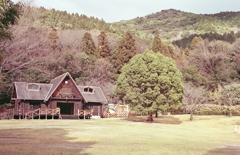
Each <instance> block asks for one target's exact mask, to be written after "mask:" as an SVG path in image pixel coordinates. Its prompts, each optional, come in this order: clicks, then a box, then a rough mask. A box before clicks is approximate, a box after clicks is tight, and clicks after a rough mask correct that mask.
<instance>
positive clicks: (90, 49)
mask: <svg viewBox="0 0 240 155" xmlns="http://www.w3.org/2000/svg"><path fill="white" fill-rule="evenodd" d="M82 47H83V51H84V52H85V53H86V54H87V55H94V56H96V57H98V53H97V47H96V45H95V43H94V41H93V39H92V36H91V34H90V33H88V32H86V33H85V34H84V36H83V38H82Z"/></svg>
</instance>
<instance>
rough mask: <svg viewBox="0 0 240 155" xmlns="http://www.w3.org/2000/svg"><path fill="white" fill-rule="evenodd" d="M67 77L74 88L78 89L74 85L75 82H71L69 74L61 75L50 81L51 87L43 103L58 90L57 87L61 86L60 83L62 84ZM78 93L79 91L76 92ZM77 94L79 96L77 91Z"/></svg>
mask: <svg viewBox="0 0 240 155" xmlns="http://www.w3.org/2000/svg"><path fill="white" fill-rule="evenodd" d="M67 76H69V78H70V79H71V81H72V82H73V84H74V86H75V87H76V88H78V87H77V85H76V83H75V81H74V80H73V78H72V76H71V75H70V74H69V72H66V73H64V74H62V75H60V76H58V77H56V78H54V79H52V80H51V81H50V84H52V85H53V86H52V88H51V90H50V91H49V94H48V95H47V96H46V98H45V101H47V100H49V98H50V97H51V96H52V94H53V93H54V92H55V91H56V89H57V88H58V86H59V85H60V84H61V82H62V81H63V80H64V79H65V78H66V77H67ZM77 90H78V89H77ZM78 91H79V90H78ZM79 93H80V94H81V92H80V91H79Z"/></svg>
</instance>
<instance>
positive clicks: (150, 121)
mask: <svg viewBox="0 0 240 155" xmlns="http://www.w3.org/2000/svg"><path fill="white" fill-rule="evenodd" d="M147 122H148V123H153V122H154V121H153V117H152V112H151V111H149V112H148V119H147Z"/></svg>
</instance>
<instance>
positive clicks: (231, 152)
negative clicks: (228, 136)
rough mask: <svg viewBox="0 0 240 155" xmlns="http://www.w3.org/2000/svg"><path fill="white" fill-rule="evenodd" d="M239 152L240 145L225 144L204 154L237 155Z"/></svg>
mask: <svg viewBox="0 0 240 155" xmlns="http://www.w3.org/2000/svg"><path fill="white" fill-rule="evenodd" d="M239 154H240V146H237V145H235V146H230V145H229V146H226V147H223V148H216V149H214V150H211V151H209V152H208V153H206V154H204V155H239Z"/></svg>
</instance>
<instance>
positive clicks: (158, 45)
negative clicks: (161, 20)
mask: <svg viewBox="0 0 240 155" xmlns="http://www.w3.org/2000/svg"><path fill="white" fill-rule="evenodd" d="M162 50H163V49H162V41H161V39H160V38H159V30H158V29H156V30H155V36H154V39H153V43H152V51H153V52H155V53H157V52H160V53H162Z"/></svg>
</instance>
